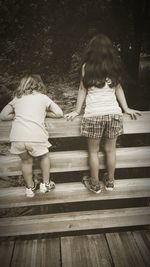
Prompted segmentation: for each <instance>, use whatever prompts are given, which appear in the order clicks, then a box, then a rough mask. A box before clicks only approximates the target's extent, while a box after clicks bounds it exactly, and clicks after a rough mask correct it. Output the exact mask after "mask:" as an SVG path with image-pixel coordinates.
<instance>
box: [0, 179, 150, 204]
mask: <svg viewBox="0 0 150 267" xmlns="http://www.w3.org/2000/svg"><path fill="white" fill-rule="evenodd" d="M102 185H103V184H102ZM147 197H150V178H138V179H122V180H116V181H115V189H114V190H113V191H106V190H105V188H104V185H103V188H102V192H101V193H100V194H93V193H92V192H89V191H88V190H87V189H86V188H85V187H84V185H83V184H82V183H79V182H78V183H77V182H74V183H60V184H56V188H55V190H53V191H51V192H49V193H46V194H41V193H39V191H38V190H37V191H36V195H35V197H34V198H27V197H25V187H9V188H1V189H0V208H1V209H2V208H14V207H16V208H18V207H25V206H26V207H28V206H37V205H47V204H49V205H52V204H62V203H74V202H87V201H96V200H111V199H112V200H113V199H130V198H132V199H133V198H147Z"/></svg>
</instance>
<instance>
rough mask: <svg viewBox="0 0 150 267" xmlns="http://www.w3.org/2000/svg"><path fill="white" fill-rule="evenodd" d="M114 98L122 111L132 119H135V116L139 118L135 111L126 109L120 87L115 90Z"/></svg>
mask: <svg viewBox="0 0 150 267" xmlns="http://www.w3.org/2000/svg"><path fill="white" fill-rule="evenodd" d="M116 97H117V99H118V102H119V103H120V105H121V107H122V109H123V111H124V112H125V113H127V114H129V115H130V116H131V118H132V119H136V118H137V115H139V116H141V115H142V114H141V112H140V111H138V110H135V109H131V108H129V107H128V104H127V101H126V97H125V94H124V91H123V89H122V87H121V85H118V86H117V88H116Z"/></svg>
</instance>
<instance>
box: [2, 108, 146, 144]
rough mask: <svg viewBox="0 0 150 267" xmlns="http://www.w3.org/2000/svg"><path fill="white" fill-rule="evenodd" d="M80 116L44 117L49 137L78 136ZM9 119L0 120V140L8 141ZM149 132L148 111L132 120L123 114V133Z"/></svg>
mask: <svg viewBox="0 0 150 267" xmlns="http://www.w3.org/2000/svg"><path fill="white" fill-rule="evenodd" d="M81 120H82V116H79V117H76V118H75V119H74V120H73V121H67V120H66V119H64V118H60V119H52V118H48V119H46V125H47V129H48V132H49V136H50V138H57V137H76V136H80V124H81ZM11 124H12V122H11V121H0V142H9V133H10V129H11ZM149 132H150V111H143V112H142V116H139V117H138V118H137V120H132V119H131V118H130V116H129V115H127V114H124V133H125V134H133V133H149Z"/></svg>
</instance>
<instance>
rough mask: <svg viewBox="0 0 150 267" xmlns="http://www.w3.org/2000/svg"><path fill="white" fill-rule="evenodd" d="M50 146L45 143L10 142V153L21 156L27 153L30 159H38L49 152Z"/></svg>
mask: <svg viewBox="0 0 150 267" xmlns="http://www.w3.org/2000/svg"><path fill="white" fill-rule="evenodd" d="M50 146H51V144H50V143H49V142H48V141H47V142H20V141H19V142H16V141H15V142H11V148H10V152H11V153H12V154H16V155H19V154H23V153H25V152H28V153H29V154H30V155H31V156H32V157H39V156H42V155H44V154H46V153H48V152H49V149H48V148H49V147H50Z"/></svg>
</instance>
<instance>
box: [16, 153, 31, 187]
mask: <svg viewBox="0 0 150 267" xmlns="http://www.w3.org/2000/svg"><path fill="white" fill-rule="evenodd" d="M19 157H20V158H21V161H22V174H23V177H24V180H25V182H26V185H27V187H28V188H30V187H31V188H32V187H34V182H33V179H32V165H33V158H32V156H30V155H29V153H28V152H25V153H23V154H20V155H19Z"/></svg>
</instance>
